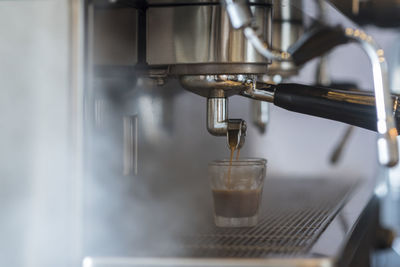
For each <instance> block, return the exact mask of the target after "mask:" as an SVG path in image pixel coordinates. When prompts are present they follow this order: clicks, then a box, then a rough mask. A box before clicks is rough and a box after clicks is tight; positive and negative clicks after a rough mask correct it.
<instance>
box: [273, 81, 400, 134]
mask: <svg viewBox="0 0 400 267" xmlns="http://www.w3.org/2000/svg"><path fill="white" fill-rule="evenodd" d="M274 90H275V93H274V101H273V102H274V104H275V105H276V106H278V107H281V108H284V109H287V110H290V111H294V112H299V113H303V114H308V115H312V116H317V117H321V118H325V119H331V120H335V121H340V122H344V123H348V124H351V125H354V126H358V127H361V128H365V129H368V130H373V131H376V130H377V125H376V123H377V119H376V107H375V96H374V94H373V93H372V92H360V91H345V90H337V89H330V88H323V87H315V86H308V85H302V84H295V83H287V84H278V85H276V86H275V87H274ZM392 99H393V114H394V120H395V124H396V128H397V130H398V131H399V130H400V127H399V126H400V111H399V109H400V108H398V105H397V102H398V101H397V100H398V96H397V95H392Z"/></svg>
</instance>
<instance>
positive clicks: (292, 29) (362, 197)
mask: <svg viewBox="0 0 400 267" xmlns="http://www.w3.org/2000/svg"><path fill="white" fill-rule="evenodd" d="M250 2H251V10H252V11H253V14H254V17H255V18H256V25H258V29H259V33H260V34H261V36H262V38H263V39H264V41H265V42H266V43H267V44H271V47H270V48H271V49H272V48H274V49H275V48H277V49H280V50H285V49H287V48H288V46H289V45H290V44H291V43H292V42H294V41H295V40H296V39H298V38H299V34H300V32H302V31H303V30H304V29H303V28H302V27H300V25H301V24H300V23H299V20H300V17H290V18H291V19H293V20H290V19H289V23H288V22H287V21H286V17H284V16H285V14H286V13H285V12H286V11H285V10H290V8H289V9H285V7H282V9H281V12H278V13H277V14H281V16H282V17H281V18H282V19H283V18H285V19H284V20H285V21H283V20H282V21H280V19H281V18H280V17H279V15H277V17H274V18H275V19H274V20H273V17H272V10H273V6H272V5H273V2H270V1H250ZM278 2H279V1H278ZM281 2H284V1H281ZM141 4H144V5H145V8H143V6H142V5H141ZM277 10H279V9H277ZM116 18H118V19H116ZM86 19H87V25H86V27H87V28H86V38H87V39H86V40H87V46H86V53H87V54H86V59H87V77H86V89H85V90H86V92H85V97H86V98H85V99H86V106H85V107H86V124H85V132H86V135H85V151H86V152H85V153H86V154H85V156H86V157H85V159H86V162H85V163H86V168H87V169H88V170H91V173H90V175H89V178H88V179H87V180H86V181H85V188H87V191H88V193H87V195H86V198H85V211H86V213H85V217H86V220H85V226H84V229H85V234H84V238H83V240H84V255H85V256H91V257H87V258H86V259H85V261H84V266H85V267H91V266H93V267H96V266H118V265H123V266H161V265H167V266H169V265H176V266H196V265H199V264H201V265H205V266H237V265H245V266H276V265H278V266H303V265H304V264H306V265H308V264H310V265H311V266H333V265H335V264H336V263H338V262H339V263H340V262H341V261H340V260H341V259H342V256H343V255H344V253H343V249H344V247H346V246H347V244H348V243H347V241H348V238H350V237H351V236H353V234H354V233H355V225H356V222H357V221H358V220H359V219H360V218H361V217H363V215H365V213H364V212H363V210H364V209H365V207H367V206H368V203H370V199H371V195H372V194H373V193H372V191H373V187H374V186H373V182H372V183H371V181H368V182H361V183H360V184H359V185H356V186H355V187H353V186H354V185H353V184H351V185H349V184H347V183H345V182H344V183H343V184H341V183H339V184H336V185H337V186H338V190H337V191H335V192H329V191H330V190H329V189H330V188H331V187H330V186H329V183H327V184H325V186H326V185H328V186H327V187H323V186H324V183H322V184H320V183H319V182H316V183H313V182H310V181H308V182H304V183H303V182H302V180H300V181H298V183H293V184H292V186H289V187H290V189H288V187H287V186H286V184H285V183H288V184H290V183H291V181H290V180H285V182H282V183H281V182H277V183H274V182H272V183H271V187H270V188H269V189H268V190H267V192H270V194H269V196H271V197H272V198H268V197H267V198H266V199H267V202H266V203H267V204H266V206H265V207H266V210H265V212H264V215H265V217H264V220H265V222H269V221H274V222H275V223H276V224H275V226H277V227H279V226H280V225H281V223H280V222H281V221H282V220H285V218H289V219H290V220H289V219H288V220H287V222H288V224H289V225H286V226H287V227H286V226H284V228H285V229H283V228H282V229H281V228H279V230H277V229H275V230H274V229H272V228H268V223H265V224H263V225H262V226H260V228H257V229H258V230H259V231H260V235H259V236H256V235H253V234H252V233H249V232H246V231H244V232H240V231H238V232H235V233H221V232H219V231H218V230H215V229H213V228H211V230H210V228H207V229H205V230H204V227H205V226H209V225H210V222H212V220H211V216H210V215H211V213H210V212H211V210H212V205H211V199H210V198H211V196H210V194H209V188H208V181H207V163H208V162H209V161H210V160H211V159H213V158H216V157H217V158H218V157H219V158H221V157H226V155H227V149H226V145H225V142H222V141H221V140H220V139H218V138H215V137H214V136H212V135H209V134H208V133H207V129H208V130H209V131H210V132H212V133H213V134H216V135H226V133H227V131H228V129H230V125H229V123H230V122H232V123H233V124H231V126H232V125H243V121H240V122H239V123H238V121H235V120H233V121H229V116H228V107H227V103H228V99H227V97H230V96H231V95H236V94H239V93H240V94H241V95H245V96H247V97H250V98H256V99H259V98H261V97H262V98H263V100H266V101H271V100H273V99H274V94H273V92H272V93H271V92H268V91H266V90H258V89H259V88H253V87H249V84H250V83H248V82H247V80H246V79H247V78H248V77H250V78H254V77H257V76H259V75H262V74H267V75H275V74H280V75H282V76H283V77H289V76H291V75H294V74H295V73H297V72H298V71H299V68H298V67H296V66H295V65H293V64H291V63H290V62H279V63H273V64H271V63H272V62H270V60H267V59H265V58H264V57H263V56H261V55H260V54H259V53H258V52H256V50H255V49H254V48H253V47H252V46H251V45H250V43H249V41H247V40H246V38H245V37H244V35H243V30H240V29H239V30H235V29H234V28H233V27H232V26H231V25H230V23H229V16H228V14H227V13H226V11H224V9H223V6H220V5H219V1H207V3H205V2H204V1H190V3H189V1H168V2H166V1H147V2H143V3H142V2H140V3H139V2H138V3H135V2H134V3H132V2H130V1H127V2H126V1H116V2H115V3H109V2H107V1H93V2H91V3H89V4H88V5H87V6H86ZM273 25H275V26H273ZM274 29H275V35H274ZM277 32H278V33H277ZM279 32H280V33H279ZM288 33H289V36H288ZM274 36H278V37H280V38H278V37H277V38H276V41H275V45H276V46H277V47H274V40H272V39H271V38H273V37H274ZM104 40H107V41H104ZM231 76H232V77H231ZM178 77H179V78H180V79H179V81H178V79H176V78H178ZM231 78H232V79H231ZM237 79H239V80H240V81H239V83H238V81H237ZM254 81H255V80H253V82H254ZM254 84H256V83H254ZM183 87H184V88H185V89H190V91H192V92H195V93H196V94H198V95H200V96H202V97H200V96H198V95H196V94H193V93H192V92H188V91H187V90H184V89H183ZM244 89H246V90H244ZM204 97H206V98H207V99H205V98H204ZM229 100H231V101H230V105H231V107H232V106H235V104H240V105H237V106H240V107H243V106H244V103H245V102H243V101H245V100H246V99H244V98H243V99H240V100H237V99H235V98H234V97H232V98H231V99H229ZM206 110H207V111H208V115H207V112H206ZM229 110H231V111H232V110H234V109H233V108H231V109H229ZM273 114H274V115H276V118H279V117H280V120H279V121H280V122H282V125H284V127H286V126H289V125H290V124H289V123H287V122H289V121H290V118H288V117H286V116H287V115H286V114H283V115H282V113H281V114H279V113H277V112H276V110H275V111H274V113H273ZM248 115H249V114H248V111H247V110H245V109H243V108H241V109H240V116H241V118H245V117H247V116H248ZM207 119H208V120H207ZM210 122H211V123H210ZM234 123H237V124H234ZM302 123H304V122H299V124H302ZM205 125H207V128H206V127H204V126H205ZM332 127H333V128H332V129H334V128H335V126H332ZM248 128H249V129H248V132H249V133H251V134H254V132H251V131H252V127H251V126H248ZM221 129H222V130H221ZM236 129H240V130H243V129H242V127H240V128H236ZM275 129H276V128H275ZM217 132H218V133H217ZM249 133H248V135H249ZM271 134H272V136H274V138H276V139H275V140H278V139H279V140H282V142H283V143H285V145H286V146H282V145H278V146H277V147H274V148H273V143H275V144H277V142H276V141H274V142H273V143H272V144H270V146H265V150H267V149H271V150H272V151H271V152H270V153H271V154H269V155H271V156H272V155H276V157H279V153H280V151H281V149H282V147H286V149H288V147H291V145H290V144H291V142H295V143H296V144H298V145H300V146H301V142H299V141H298V140H294V138H293V139H286V140H285V136H287V135H288V134H293V132H292V131H291V130H290V128H288V129H284V128H281V131H272V133H271ZM314 134H315V131H314ZM248 135H247V137H246V138H247V139H246V140H247V141H246V144H245V145H244V146H243V148H242V150H243V153H245V154H246V153H247V154H249V155H251V156H253V155H254V153H255V151H258V152H259V151H260V150H263V149H264V146H261V145H260V139H261V138H264V137H261V136H259V135H257V136H256V137H255V138H254V139H253V138H250V139H249V138H248ZM238 136H241V134H239V135H238ZM320 137H321V135H319V134H316V135H315V136H313V138H314V139H315V138H320ZM271 138H272V137H271ZM327 138H328V139H329V138H330V137H327ZM365 139H366V140H370V139H371V138H370V136H367V137H366V138H365ZM362 141H364V140H362ZM271 142H272V141H271ZM237 143H238V145H239V143H240V139H238V142H237ZM321 143H323V144H326V142H325V141H324V142H321ZM325 148H326V147H325ZM318 149H319V150H320V147H318ZM287 151H288V150H287ZM369 152H371V151H369ZM372 152H375V151H374V150H373V149H372ZM372 152H371V153H366V152H363V153H362V155H361V156H360V158H357V160H360V159H364V158H362V157H363V156H368V157H369V158H372V160H375V158H374V156H373V153H372ZM288 154H289V153H288ZM282 158H284V161H285V162H286V163H285V164H287V160H286V158H285V157H282ZM297 158H298V159H299V161H301V160H302V159H303V158H301V157H297ZM304 158H305V157H304ZM270 162H272V164H271V166H269V168H270V169H271V175H273V176H278V177H279V176H280V173H279V171H278V169H279V168H280V169H281V170H284V169H285V165H284V164H281V165H280V166H279V167H278V166H276V165H275V166H274V159H271V161H270ZM360 164H361V166H363V164H364V162H362V163H360ZM300 165H301V163H300V164H298V166H300ZM371 165H372V164H371ZM349 166H350V167H352V166H353V165H348V166H347V167H346V169H345V172H344V173H345V174H346V175H348V176H351V177H353V176H358V174H356V175H354V174H352V173H351V171H349V170H351V169H350V167H349ZM368 172H370V170H368ZM342 174H343V172H342ZM306 176H308V175H306ZM308 183H313V184H314V185H315V186H317V185H321V186H322V187H321V188H325V189H326V194H323V195H325V197H326V202H324V201H321V202H319V201H317V199H319V198H321V195H319V194H317V193H318V192H319V191H318V188H317V187H315V188H314V189H310V188H305V187H304V185H306V184H308ZM299 184H300V185H301V184H303V186H300V185H299ZM267 186H268V185H267ZM286 189H288V190H286ZM280 190H282V191H280ZM307 190H310V191H313V192H316V194H311V193H310V198H309V199H305V202H304V203H303V204H304V205H303V206H301V205H300V204H299V206H298V208H299V209H298V210H297V211H296V208H293V207H296V206H295V205H294V204H295V202H296V198H303V197H305V196H306V195H307ZM279 192H280V193H279ZM321 192H323V191H322V189H321ZM274 193H276V194H274ZM329 193H332V194H329ZM336 193H338V195H336ZM287 195H293V196H296V197H293V198H286V196H287ZM279 197H281V201H282V206H279V205H276V206H274V205H271V204H268V203H271V202H272V201H273V200H274V199H279ZM313 197H315V198H317V199H315V198H313ZM330 197H332V199H330ZM285 200H286V201H287V202H285ZM306 200H307V201H308V200H310V202H307V201H306ZM328 200H332V201H331V202H329V201H328ZM311 202H312V203H314V204H320V203H325V204H326V205H325V206H324V205H321V206H318V205H317V206H315V207H312V208H310V209H309V210H308V205H309V204H310V203H311ZM328 204H329V205H328ZM292 205H293V206H292ZM275 207H277V208H278V210H279V209H280V207H284V209H281V210H279V211H277V212H276V213H274V212H275V211H276V210H275ZM286 208H287V210H286ZM299 210H300V211H302V212H301V214H298V213H296V212H299ZM303 212H304V214H303ZM274 216H275V217H274ZM285 216H286V217H285ZM343 218H344V219H343ZM367 218H369V217H368V216H367ZM308 220H309V221H308ZM314 223H315V224H319V225H314ZM314 226H316V227H315V231H314V230H312V229H314V228H312V227H314ZM299 228H301V229H299ZM110 229H112V231H110ZM258 230H257V231H258ZM201 231H204V232H201ZM208 231H211V232H208ZM274 231H275V232H274ZM199 233H201V234H203V236H201V234H200V236H197V235H198V234H199ZM308 234H310V236H307V235H308ZM207 235H208V236H207ZM224 235H226V239H225V236H224ZM278 235H279V236H278ZM204 236H206V237H207V238H210V239H209V240H208V239H202V238H203V237H204ZM274 237H276V238H277V239H274ZM306 237H307V238H309V239H307V238H306ZM181 238H189V241H188V242H187V243H185V244H186V245H187V246H189V247H190V246H192V248H193V247H194V248H196V247H197V248H198V247H199V246H200V247H201V246H204V243H202V242H203V241H204V240H205V241H204V242H210V243H208V244H206V246H211V248H212V249H211V250H210V251H208V252H207V251H206V252H204V255H203V256H201V257H200V256H198V255H195V254H196V253H195V252H196V250H195V249H194V250H193V251H191V250H189V252H193V253H194V254H192V255H191V256H190V255H189V256H188V254H186V255H184V254H181V253H182V250H181V249H182V248H181V246H182V242H181V241H182V239H181ZM220 238H222V239H223V240H222V241H221V239H220ZM246 238H249V242H250V243H246V242H247V241H246V240H247V239H246ZM254 238H255V239H254ZM284 238H287V239H286V240H289V241H290V242H293V243H290V242H288V243H284V241H282V240H284ZM332 238H337V239H335V240H334V241H332ZM200 239H201V240H203V241H201V240H200ZM241 239H243V240H242V241H243V242H244V243H241V242H242V241H240V240H241ZM207 240H208V241H207ZM224 240H225V241H226V242H227V243H228V249H230V248H229V246H230V245H229V244H230V243H231V245H232V247H233V251H236V250H237V249H238V250H239V251H246V250H247V249H249V248H252V249H254V251H264V252H265V254H262V253H261V254H257V253H256V252H254V255H253V256H254V257H253V258H252V259H238V260H231V259H227V258H225V257H224V255H230V254H229V253H231V252H232V251H230V252H226V253H227V254H221V255H219V256H220V258H219V259H210V257H211V256H207V255H212V253H213V248H218V246H225V245H227V244H225V243H224V242H225V241H224ZM274 240H275V241H276V242H277V243H274V242H275V241H274ZM303 241H304V243H303ZM221 242H222V243H221ZM251 242H259V243H257V244H258V245H257V246H260V247H261V248H259V247H257V246H256V245H254V244H253V245H254V246H253V247H252V246H251V244H252V243H251ZM263 242H264V243H263ZM271 242H272V244H274V247H275V248H276V247H279V246H281V247H280V249H281V250H278V253H275V252H272V253H269V252H268V251H270V250H269V249H271V248H272V246H270V244H271ZM279 242H283V243H284V244H283V243H282V244H281V243H279ZM291 244H292V245H293V244H295V245H296V246H298V247H297V249H298V251H296V253H292V252H293V251H291V252H290V253H286V252H287V251H289V250H290V249H291V247H290V246H291ZM246 246H248V247H246ZM165 248H173V251H168V253H167V254H164V255H162V256H168V258H167V259H163V260H160V259H159V258H157V257H158V256H159V254H160V252H163V251H164V249H165ZM207 249H208V248H207ZM224 249H225V247H222V248H221V250H224ZM184 251H185V252H188V250H187V249H184ZM207 253H211V254H207ZM161 254H162V253H161ZM189 254H190V253H189ZM121 255H122V256H124V257H125V256H126V257H131V258H120V256H121ZM238 255H239V257H245V256H243V255H246V254H245V253H243V255H242V254H240V253H238ZM240 255H242V256H240ZM138 256H140V257H146V259H143V258H138ZM261 256H263V257H266V258H264V259H258V258H259V257H261ZM104 257H106V258H104ZM346 261H348V262H350V261H351V259H346ZM348 262H346V264H347V263H348Z"/></svg>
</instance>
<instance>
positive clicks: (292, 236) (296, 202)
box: [182, 179, 354, 258]
mask: <svg viewBox="0 0 400 267" xmlns="http://www.w3.org/2000/svg"><path fill="white" fill-rule="evenodd" d="M353 185H354V183H349V182H343V181H337V180H331V179H325V180H322V179H319V180H314V179H309V180H296V179H295V180H284V179H281V180H268V181H267V182H266V184H265V189H264V194H263V196H264V198H263V204H262V211H261V216H260V220H259V223H258V225H257V226H255V227H252V228H218V227H215V226H209V227H208V228H207V229H204V230H200V231H201V232H200V233H198V234H197V233H196V234H192V235H187V236H186V238H184V239H183V244H184V251H185V253H186V255H182V256H188V257H207V258H208V257H212V258H215V257H240V258H252V257H257V258H259V257H267V256H285V257H288V256H296V255H298V254H305V253H307V252H308V250H309V249H310V248H311V246H312V245H313V244H314V243H315V241H316V240H317V239H318V237H319V235H320V234H321V233H322V232H323V231H324V229H325V228H326V227H327V226H328V224H329V223H330V222H331V220H332V219H333V218H334V217H335V215H336V213H337V212H338V210H339V209H340V208H341V207H342V206H343V204H344V203H345V200H346V198H347V196H348V195H349V193H350V192H351V189H352V188H353Z"/></svg>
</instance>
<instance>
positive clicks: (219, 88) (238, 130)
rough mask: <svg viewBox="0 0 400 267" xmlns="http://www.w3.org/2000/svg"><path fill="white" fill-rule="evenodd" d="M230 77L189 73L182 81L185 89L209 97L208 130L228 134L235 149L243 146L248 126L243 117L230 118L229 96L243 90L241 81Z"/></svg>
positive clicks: (229, 142) (211, 132)
mask: <svg viewBox="0 0 400 267" xmlns="http://www.w3.org/2000/svg"><path fill="white" fill-rule="evenodd" d="M233 77H236V75H233ZM229 78H231V79H232V77H229V76H228V75H187V76H182V77H181V78H180V82H181V84H182V86H183V87H184V88H185V89H187V90H189V91H191V92H193V93H195V94H198V95H201V96H203V97H206V98H207V130H208V132H209V133H210V134H212V135H214V136H226V139H227V144H228V146H229V148H230V149H233V150H235V149H240V148H241V147H242V146H243V144H244V142H245V136H246V131H247V126H246V122H245V121H244V120H242V119H229V118H228V97H229V96H231V95H236V94H239V93H240V91H241V90H242V88H241V83H240V82H236V81H233V80H230V79H229ZM239 84H240V86H239V87H238V85H239Z"/></svg>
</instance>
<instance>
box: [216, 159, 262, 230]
mask: <svg viewBox="0 0 400 267" xmlns="http://www.w3.org/2000/svg"><path fill="white" fill-rule="evenodd" d="M265 172H266V160H265V159H235V160H219V161H218V160H217V161H214V162H211V163H210V164H209V175H210V182H211V189H212V194H213V199H214V219H215V223H216V225H217V226H219V227H249V226H254V225H256V224H257V221H258V214H259V210H260V203H261V197H262V189H263V183H264V177H265Z"/></svg>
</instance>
